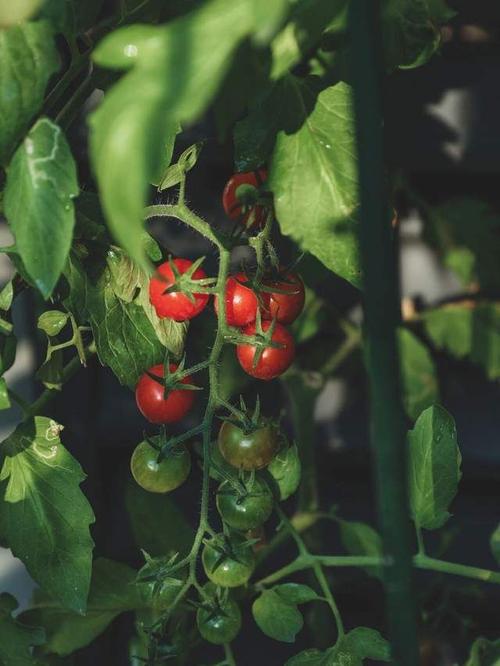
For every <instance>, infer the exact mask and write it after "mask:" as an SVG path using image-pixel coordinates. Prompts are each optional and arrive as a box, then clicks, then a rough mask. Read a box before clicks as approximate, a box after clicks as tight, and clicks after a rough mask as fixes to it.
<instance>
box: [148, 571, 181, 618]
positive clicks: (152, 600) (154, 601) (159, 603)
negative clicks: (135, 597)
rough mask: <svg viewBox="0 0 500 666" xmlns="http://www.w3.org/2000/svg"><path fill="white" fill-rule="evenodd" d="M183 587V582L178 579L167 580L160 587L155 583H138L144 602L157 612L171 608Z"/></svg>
mask: <svg viewBox="0 0 500 666" xmlns="http://www.w3.org/2000/svg"><path fill="white" fill-rule="evenodd" d="M182 585H183V581H182V580H180V579H178V578H166V579H165V580H164V581H163V582H162V583H161V584H160V585H158V586H157V585H155V583H154V582H153V581H148V582H140V583H137V586H138V588H139V593H140V596H141V599H142V601H143V602H144V604H146V605H148V606H150V607H151V609H152V610H155V611H164V610H166V609H167V608H169V607H170V606H171V605H172V602H173V601H174V599H175V597H176V596H177V594H178V593H179V590H180V589H181V587H182Z"/></svg>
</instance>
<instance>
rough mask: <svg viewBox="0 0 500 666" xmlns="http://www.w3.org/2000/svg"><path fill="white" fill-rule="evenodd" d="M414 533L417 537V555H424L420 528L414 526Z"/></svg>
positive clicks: (422, 536)
mask: <svg viewBox="0 0 500 666" xmlns="http://www.w3.org/2000/svg"><path fill="white" fill-rule="evenodd" d="M415 533H416V535H417V545H418V554H419V555H425V543H424V535H423V534H422V530H421V529H420V527H417V526H415Z"/></svg>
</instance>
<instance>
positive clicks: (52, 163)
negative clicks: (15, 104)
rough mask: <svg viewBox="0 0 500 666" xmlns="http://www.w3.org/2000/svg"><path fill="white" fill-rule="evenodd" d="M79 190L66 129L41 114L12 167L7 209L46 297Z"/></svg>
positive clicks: (66, 245) (61, 260)
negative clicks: (74, 199)
mask: <svg viewBox="0 0 500 666" xmlns="http://www.w3.org/2000/svg"><path fill="white" fill-rule="evenodd" d="M77 195H78V182H77V176H76V166H75V162H74V160H73V156H72V155H71V151H70V148H69V146H68V144H67V142H66V139H65V137H64V135H63V133H62V130H61V128H60V127H59V126H58V125H55V124H54V123H53V122H52V121H51V120H49V119H48V118H42V119H40V120H38V121H37V122H36V123H35V125H34V126H33V127H32V128H31V130H30V131H29V133H28V135H27V136H26V138H25V139H24V141H23V143H22V144H21V145H20V146H19V148H18V149H17V151H16V153H15V155H14V158H13V160H12V162H11V164H10V166H9V168H8V171H7V184H6V186H5V214H6V217H7V220H8V222H9V224H10V226H11V227H12V231H13V233H14V236H15V238H16V247H17V250H18V252H19V254H20V256H21V259H22V261H23V264H24V266H25V268H26V270H27V271H28V274H29V275H30V276H31V278H33V280H34V282H35V284H36V286H37V287H38V289H39V290H40V292H41V293H42V295H43V296H44V297H45V298H46V299H47V298H48V297H49V296H50V295H51V293H52V290H53V289H54V287H55V285H56V283H57V281H58V279H59V276H60V275H61V272H62V270H63V268H64V265H65V263H66V260H67V258H68V253H69V249H70V246H71V240H72V235H73V227H74V224H75V211H74V205H73V198H74V197H76V196H77Z"/></svg>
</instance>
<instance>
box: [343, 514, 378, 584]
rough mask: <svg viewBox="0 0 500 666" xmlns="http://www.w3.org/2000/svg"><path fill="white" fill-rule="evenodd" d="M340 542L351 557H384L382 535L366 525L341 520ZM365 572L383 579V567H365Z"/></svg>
mask: <svg viewBox="0 0 500 666" xmlns="http://www.w3.org/2000/svg"><path fill="white" fill-rule="evenodd" d="M339 526H340V540H341V541H342V545H343V546H344V548H345V549H346V550H347V552H348V553H350V554H351V555H368V556H372V557H382V555H383V550H382V538H381V536H380V534H379V533H378V532H377V531H376V530H374V529H373V527H371V526H370V525H367V524H366V523H360V522H355V521H348V520H339ZM364 569H365V571H366V572H367V573H369V574H370V575H372V576H376V577H377V578H381V577H382V569H381V567H364Z"/></svg>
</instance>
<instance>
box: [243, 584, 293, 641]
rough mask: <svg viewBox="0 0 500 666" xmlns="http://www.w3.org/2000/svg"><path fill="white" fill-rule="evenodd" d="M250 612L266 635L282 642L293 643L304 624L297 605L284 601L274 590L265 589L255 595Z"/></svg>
mask: <svg viewBox="0 0 500 666" xmlns="http://www.w3.org/2000/svg"><path fill="white" fill-rule="evenodd" d="M252 613H253V616H254V619H255V621H256V622H257V624H258V626H259V628H260V629H261V630H262V631H263V632H264V633H265V634H266V636H269V637H270V638H274V639H275V640H276V641H283V642H284V643H293V642H294V641H295V636H296V634H297V633H298V632H299V631H300V630H301V629H302V627H303V625H304V620H303V618H302V614H301V613H300V611H299V609H298V608H297V606H295V605H294V604H290V603H288V602H286V601H284V600H283V599H282V597H281V596H280V595H279V594H277V593H276V592H275V591H274V590H266V591H265V592H262V594H261V595H259V596H258V597H257V599H256V600H255V601H254V602H253V605H252Z"/></svg>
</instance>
